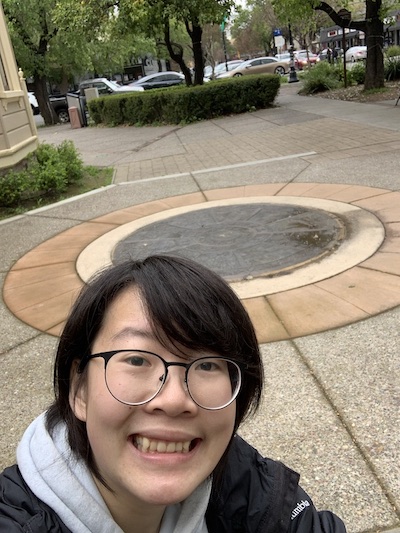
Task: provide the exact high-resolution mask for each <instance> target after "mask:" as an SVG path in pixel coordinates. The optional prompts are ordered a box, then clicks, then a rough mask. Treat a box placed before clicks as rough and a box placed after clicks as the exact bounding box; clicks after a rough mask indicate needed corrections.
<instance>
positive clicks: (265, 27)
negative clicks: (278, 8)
mask: <svg viewBox="0 0 400 533" xmlns="http://www.w3.org/2000/svg"><path fill="white" fill-rule="evenodd" d="M277 27H278V22H277V18H276V16H275V13H274V10H273V6H272V4H271V2H270V0H253V1H252V2H249V3H248V8H247V9H242V10H240V12H239V15H238V16H237V17H236V18H235V20H234V22H233V26H232V37H233V38H234V40H235V44H236V46H237V48H238V49H239V50H240V52H241V54H243V53H248V54H254V53H259V52H261V51H262V53H264V54H268V53H269V51H270V50H271V49H272V48H274V38H273V30H274V29H275V28H277Z"/></svg>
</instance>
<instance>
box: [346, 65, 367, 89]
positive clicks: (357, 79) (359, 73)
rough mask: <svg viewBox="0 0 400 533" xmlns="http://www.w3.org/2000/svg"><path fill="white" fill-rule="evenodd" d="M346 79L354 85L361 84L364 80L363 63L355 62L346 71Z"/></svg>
mask: <svg viewBox="0 0 400 533" xmlns="http://www.w3.org/2000/svg"><path fill="white" fill-rule="evenodd" d="M347 75H348V79H349V82H350V83H352V84H353V83H355V84H356V85H362V84H363V83H364V81H365V63H364V61H359V62H358V63H355V64H354V65H353V66H352V67H351V69H350V70H348V71H347Z"/></svg>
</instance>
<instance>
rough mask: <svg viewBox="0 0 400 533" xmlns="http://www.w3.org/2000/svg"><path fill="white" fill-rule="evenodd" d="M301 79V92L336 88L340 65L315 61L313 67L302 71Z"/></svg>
mask: <svg viewBox="0 0 400 533" xmlns="http://www.w3.org/2000/svg"><path fill="white" fill-rule="evenodd" d="M341 70H342V71H343V68H342V69H341ZM303 80H304V83H303V88H302V90H301V92H302V93H303V94H314V93H317V92H323V91H329V90H332V89H337V88H338V87H339V86H340V84H341V79H340V65H339V66H337V65H330V64H329V63H328V62H327V61H322V62H320V63H317V65H315V67H314V68H313V69H310V70H309V71H307V72H305V73H304V75H303Z"/></svg>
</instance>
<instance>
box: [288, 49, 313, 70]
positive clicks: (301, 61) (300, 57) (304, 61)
mask: <svg viewBox="0 0 400 533" xmlns="http://www.w3.org/2000/svg"><path fill="white" fill-rule="evenodd" d="M316 63H319V57H318V56H317V54H313V53H312V52H308V55H307V52H299V53H298V54H296V56H295V60H294V66H295V68H297V69H298V70H303V68H305V67H307V66H308V65H310V66H313V65H315V64H316Z"/></svg>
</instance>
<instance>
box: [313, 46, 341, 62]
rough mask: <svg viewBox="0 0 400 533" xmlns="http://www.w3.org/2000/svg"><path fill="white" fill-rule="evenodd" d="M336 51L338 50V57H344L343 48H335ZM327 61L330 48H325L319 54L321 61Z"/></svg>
mask: <svg viewBox="0 0 400 533" xmlns="http://www.w3.org/2000/svg"><path fill="white" fill-rule="evenodd" d="M334 50H336V53H337V57H343V49H342V48H337V47H336V48H334ZM331 58H332V49H331ZM327 59H328V48H324V49H323V50H321V51H320V53H319V60H320V61H325V60H327Z"/></svg>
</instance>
